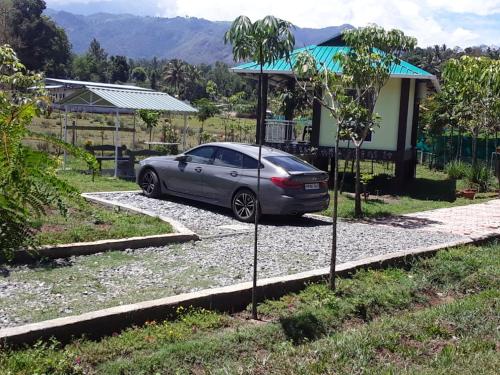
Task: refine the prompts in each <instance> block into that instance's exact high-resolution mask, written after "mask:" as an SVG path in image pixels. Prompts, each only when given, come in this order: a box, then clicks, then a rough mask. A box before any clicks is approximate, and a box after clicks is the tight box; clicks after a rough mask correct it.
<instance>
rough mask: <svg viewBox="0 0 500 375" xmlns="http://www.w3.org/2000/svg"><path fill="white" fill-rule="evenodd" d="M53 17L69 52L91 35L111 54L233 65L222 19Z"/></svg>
mask: <svg viewBox="0 0 500 375" xmlns="http://www.w3.org/2000/svg"><path fill="white" fill-rule="evenodd" d="M45 14H46V15H47V16H49V17H51V18H52V19H53V20H54V21H55V22H56V23H57V24H58V25H59V26H61V27H62V28H63V29H64V30H65V31H66V33H67V35H68V38H69V40H70V42H71V44H72V47H73V52H75V53H77V54H81V53H84V52H85V51H86V50H87V49H88V46H89V44H90V41H91V40H92V39H93V38H96V39H97V40H98V41H99V42H100V43H101V46H102V47H103V48H104V49H105V50H106V51H107V53H108V54H110V55H123V56H127V57H129V58H133V59H139V58H147V59H150V58H153V57H155V56H156V57H158V58H167V59H172V58H179V59H182V60H185V61H187V62H189V63H191V64H200V63H206V64H211V63H214V62H215V61H224V62H226V63H228V64H233V60H232V54H231V46H229V45H225V44H224V40H223V38H224V33H225V32H226V30H227V29H228V28H229V26H230V22H226V21H220V22H219V21H208V20H205V19H202V18H193V17H174V18H162V17H151V16H137V15H132V14H110V13H96V14H90V15H78V14H73V13H69V12H66V11H56V10H51V9H47V10H46V12H45ZM346 28H352V26H351V25H347V24H345V25H340V26H332V27H326V28H321V29H312V28H300V27H297V28H296V29H295V30H294V34H295V39H296V46H297V47H303V46H306V45H310V44H315V43H319V42H321V41H323V40H325V39H328V38H330V37H332V36H333V35H336V34H338V33H339V32H340V31H342V30H343V29H346Z"/></svg>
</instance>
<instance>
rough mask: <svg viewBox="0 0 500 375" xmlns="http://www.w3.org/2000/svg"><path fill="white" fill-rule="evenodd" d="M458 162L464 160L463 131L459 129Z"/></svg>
mask: <svg viewBox="0 0 500 375" xmlns="http://www.w3.org/2000/svg"><path fill="white" fill-rule="evenodd" d="M456 159H457V160H461V159H462V129H460V128H459V129H458V150H457V157H456Z"/></svg>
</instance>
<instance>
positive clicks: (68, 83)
mask: <svg viewBox="0 0 500 375" xmlns="http://www.w3.org/2000/svg"><path fill="white" fill-rule="evenodd" d="M45 82H46V84H48V85H53V84H59V85H65V86H70V87H74V88H82V87H107V88H116V89H128V90H142V91H151V89H148V88H144V87H139V86H135V85H118V84H114V83H102V82H90V81H77V80H73V79H60V78H45ZM46 88H49V86H46Z"/></svg>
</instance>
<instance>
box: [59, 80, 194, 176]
mask: <svg viewBox="0 0 500 375" xmlns="http://www.w3.org/2000/svg"><path fill="white" fill-rule="evenodd" d="M59 105H60V106H62V107H64V139H65V140H66V139H67V125H68V112H75V111H76V112H79V111H85V112H100V113H103V112H104V113H114V114H115V137H114V143H115V177H116V176H117V175H118V169H117V167H118V147H119V146H118V144H119V132H120V117H119V113H120V112H123V110H126V111H131V110H132V111H135V110H139V109H146V110H154V111H162V112H171V113H175V114H182V115H184V130H186V128H187V116H188V115H189V114H192V113H196V112H197V110H196V109H195V108H193V107H192V106H190V105H189V104H187V103H184V102H182V101H180V100H178V99H176V98H174V97H172V96H170V95H168V94H166V93H163V92H157V91H151V90H136V89H129V88H109V87H98V86H91V85H87V86H85V87H84V88H82V89H81V90H78V91H76V92H75V93H73V94H72V95H70V96H68V97H66V98H64V99H63V100H61V101H60V102H59ZM185 137H186V131H184V135H183V147H185V144H186V139H185ZM65 159H66V158H65Z"/></svg>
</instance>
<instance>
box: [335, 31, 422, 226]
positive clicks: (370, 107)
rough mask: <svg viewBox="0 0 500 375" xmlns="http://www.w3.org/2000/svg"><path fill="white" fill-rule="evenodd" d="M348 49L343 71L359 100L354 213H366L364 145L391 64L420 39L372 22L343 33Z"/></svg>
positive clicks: (354, 128)
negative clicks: (363, 185)
mask: <svg viewBox="0 0 500 375" xmlns="http://www.w3.org/2000/svg"><path fill="white" fill-rule="evenodd" d="M342 36H343V39H344V41H345V43H346V45H347V46H349V49H348V51H347V52H346V53H345V54H342V55H339V56H338V60H339V62H340V63H341V65H342V74H343V75H344V76H345V77H346V78H347V79H348V81H349V84H350V86H351V88H352V91H351V95H352V96H353V98H354V100H355V101H356V103H357V104H358V105H357V106H355V107H354V108H355V110H356V113H354V114H353V118H355V121H350V122H348V123H347V124H346V131H347V132H348V134H349V136H350V138H351V140H352V142H353V144H354V146H355V150H356V183H355V200H354V215H355V216H356V217H360V216H362V214H363V213H362V209H361V171H360V160H361V146H362V145H363V142H364V141H365V139H366V137H367V136H368V133H369V132H370V131H373V128H374V126H376V125H377V124H378V121H379V115H378V114H377V113H376V112H375V105H376V103H377V99H378V97H379V95H380V91H381V90H382V88H383V87H384V86H385V85H386V83H387V82H388V80H389V78H390V75H391V68H392V66H393V65H394V64H397V63H399V61H400V58H399V57H400V56H401V54H402V53H403V52H405V51H408V50H411V49H412V48H414V47H415V45H416V43H417V40H416V39H415V38H412V37H408V36H406V35H404V33H403V32H402V31H400V30H395V29H393V30H389V31H386V30H384V29H383V28H382V27H379V26H376V25H372V26H367V27H362V28H358V29H352V30H346V31H344V32H343V33H342Z"/></svg>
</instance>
